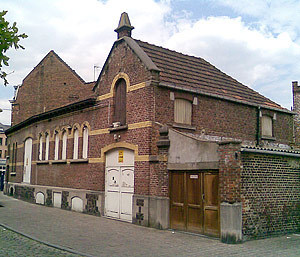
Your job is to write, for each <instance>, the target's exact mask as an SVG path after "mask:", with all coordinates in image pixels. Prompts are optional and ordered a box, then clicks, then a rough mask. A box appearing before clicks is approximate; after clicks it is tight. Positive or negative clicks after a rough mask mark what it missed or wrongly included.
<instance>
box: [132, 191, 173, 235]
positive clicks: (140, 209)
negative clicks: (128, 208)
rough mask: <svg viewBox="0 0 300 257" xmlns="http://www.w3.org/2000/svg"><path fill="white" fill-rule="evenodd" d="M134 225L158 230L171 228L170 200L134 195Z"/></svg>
mask: <svg viewBox="0 0 300 257" xmlns="http://www.w3.org/2000/svg"><path fill="white" fill-rule="evenodd" d="M132 223H134V224H139V225H142V226H147V227H152V228H158V229H167V228H169V198H168V197H157V196H143V195H134V196H133V212H132Z"/></svg>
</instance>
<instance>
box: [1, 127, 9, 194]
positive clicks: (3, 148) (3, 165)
mask: <svg viewBox="0 0 300 257" xmlns="http://www.w3.org/2000/svg"><path fill="white" fill-rule="evenodd" d="M9 127H10V126H8V125H3V124H2V123H0V190H1V191H2V190H3V183H4V175H5V169H6V156H7V141H6V135H5V133H4V131H5V130H6V129H8V128H9Z"/></svg>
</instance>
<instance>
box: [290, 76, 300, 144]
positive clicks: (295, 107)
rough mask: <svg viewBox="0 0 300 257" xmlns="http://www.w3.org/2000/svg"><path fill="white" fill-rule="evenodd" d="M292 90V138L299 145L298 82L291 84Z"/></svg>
mask: <svg viewBox="0 0 300 257" xmlns="http://www.w3.org/2000/svg"><path fill="white" fill-rule="evenodd" d="M292 88H293V111H294V112H295V113H297V114H296V115H294V137H295V143H296V145H298V146H299V145H300V86H299V85H298V81H293V82H292Z"/></svg>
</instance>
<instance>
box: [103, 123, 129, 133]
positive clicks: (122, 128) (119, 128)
mask: <svg viewBox="0 0 300 257" xmlns="http://www.w3.org/2000/svg"><path fill="white" fill-rule="evenodd" d="M125 129H128V125H127V124H126V125H122V126H120V127H115V128H109V129H108V131H109V132H116V131H120V130H125Z"/></svg>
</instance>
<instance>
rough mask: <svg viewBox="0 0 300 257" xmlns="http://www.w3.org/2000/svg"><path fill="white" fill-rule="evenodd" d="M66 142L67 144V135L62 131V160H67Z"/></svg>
mask: <svg viewBox="0 0 300 257" xmlns="http://www.w3.org/2000/svg"><path fill="white" fill-rule="evenodd" d="M67 142H68V134H67V131H66V130H64V132H63V134H62V153H61V158H62V159H63V160H66V159H67Z"/></svg>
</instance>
